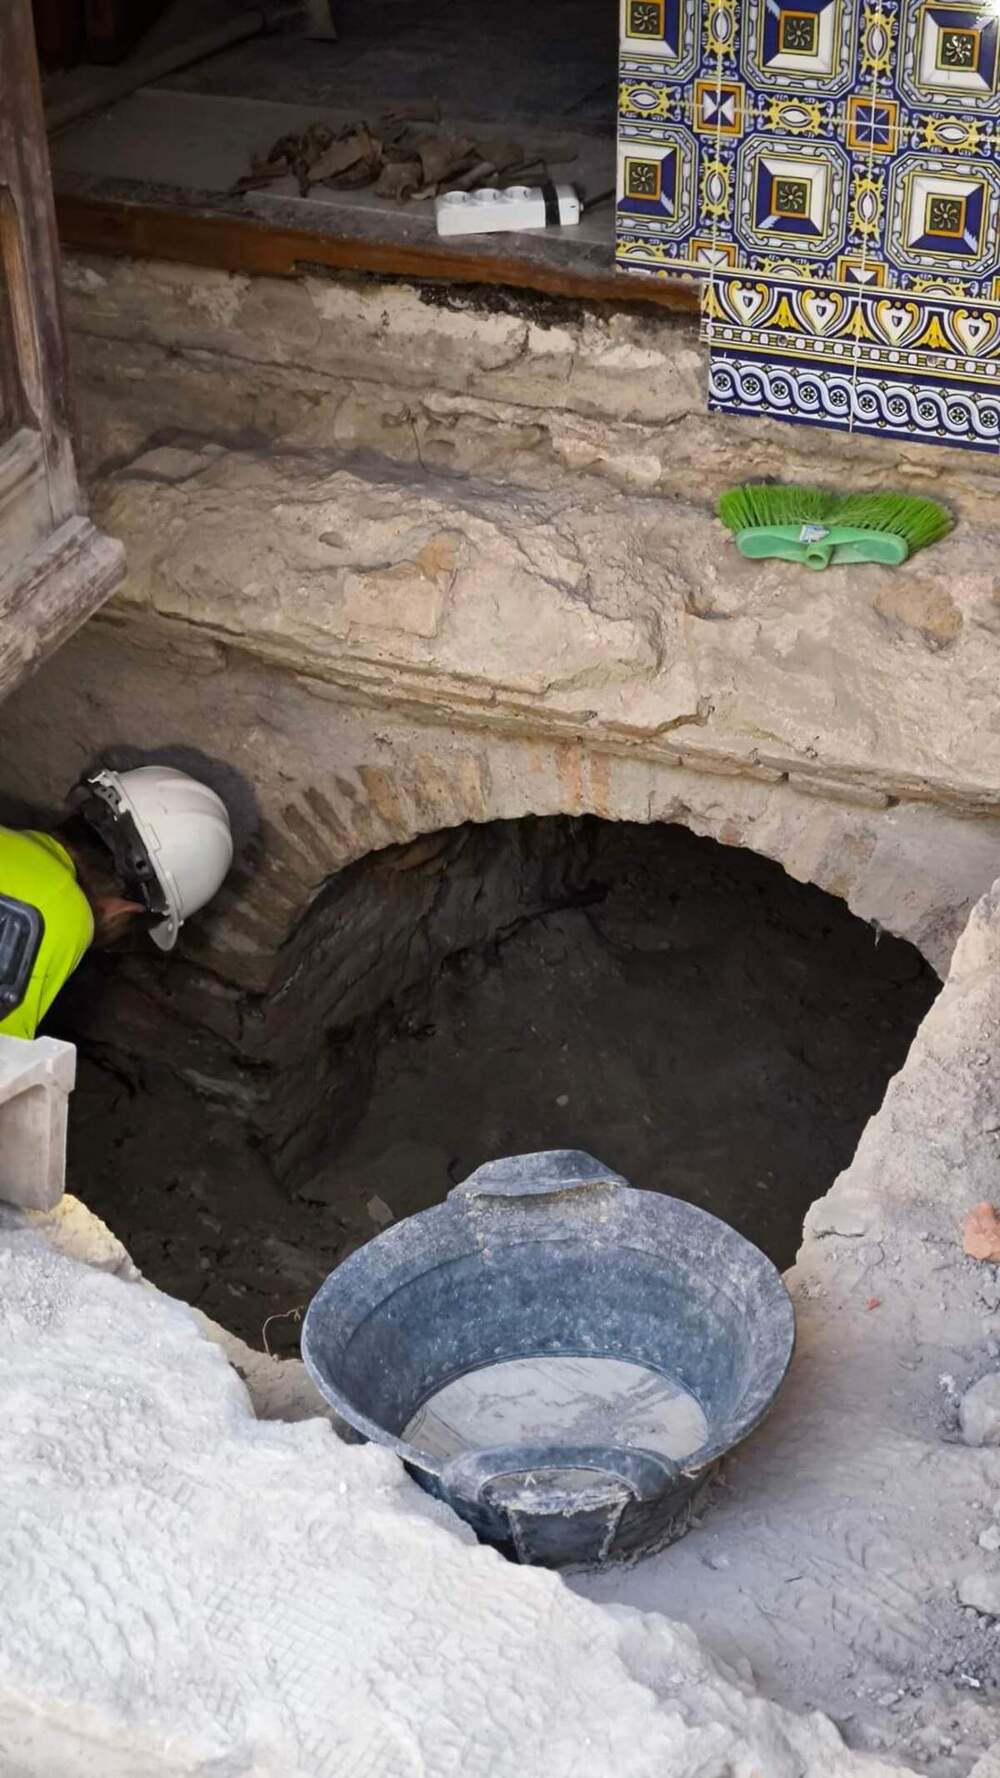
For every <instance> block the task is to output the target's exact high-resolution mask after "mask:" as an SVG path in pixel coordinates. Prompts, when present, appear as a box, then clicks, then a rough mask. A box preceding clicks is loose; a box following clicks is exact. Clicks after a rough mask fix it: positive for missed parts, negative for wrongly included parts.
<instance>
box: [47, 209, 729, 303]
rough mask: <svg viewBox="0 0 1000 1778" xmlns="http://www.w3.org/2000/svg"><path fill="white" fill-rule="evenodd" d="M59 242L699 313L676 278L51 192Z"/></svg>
mask: <svg viewBox="0 0 1000 1778" xmlns="http://www.w3.org/2000/svg"><path fill="white" fill-rule="evenodd" d="M56 217H57V220H58V226H59V238H60V240H61V242H62V244H63V246H64V247H69V248H73V249H75V250H76V251H77V252H82V253H111V254H126V255H128V256H130V257H132V258H136V259H168V260H174V261H179V262H181V263H183V264H186V265H199V266H211V267H214V268H215V269H217V270H220V271H228V272H247V273H259V274H265V275H267V276H269V277H272V278H294V277H297V276H300V275H301V273H302V272H303V270H305V269H308V268H312V267H316V266H321V267H328V268H329V269H330V270H335V271H345V272H367V273H370V274H372V275H374V276H376V277H387V278H413V279H417V280H421V281H424V280H427V281H434V280H438V281H441V280H444V281H447V282H448V283H451V284H489V285H504V286H507V287H508V288H513V289H522V290H536V291H540V292H543V293H544V294H545V295H548V296H562V297H569V298H573V299H575V300H577V301H580V302H610V303H630V304H633V303H647V304H653V305H654V306H656V307H657V308H662V309H672V310H674V311H675V312H677V313H680V314H697V313H698V308H699V297H698V291H697V289H696V288H695V287H694V286H693V285H691V284H689V283H684V282H683V281H681V280H680V279H676V280H675V279H670V278H658V277H638V276H630V275H629V274H627V273H619V272H608V274H607V275H606V276H596V275H595V274H593V273H592V272H584V273H580V274H578V273H575V272H573V271H572V270H570V269H567V268H565V267H554V266H546V265H539V264H536V263H533V262H532V261H531V260H528V259H518V258H516V257H509V258H508V257H504V258H500V257H495V256H494V255H493V254H489V255H486V254H477V253H474V252H469V251H468V250H467V249H465V250H463V249H462V248H461V247H453V246H448V247H445V246H412V245H402V244H399V245H394V244H393V243H391V242H380V241H373V240H363V239H358V238H353V239H352V238H350V237H348V236H342V235H331V234H325V233H322V232H320V231H319V230H316V231H314V230H311V229H292V228H287V227H280V226H276V225H275V224H272V223H267V222H260V221H258V220H256V219H253V220H251V219H250V218H247V217H242V216H230V215H226V214H223V213H218V214H214V215H213V214H210V213H209V214H206V213H205V212H204V211H193V210H185V209H181V208H174V207H171V206H169V205H159V204H146V203H134V204H133V203H129V202H126V201H124V200H120V199H109V198H88V197H80V196H76V195H73V196H70V195H68V194H65V193H64V194H63V195H62V196H60V195H59V193H58V192H57V194H56Z"/></svg>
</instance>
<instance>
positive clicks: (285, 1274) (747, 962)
mask: <svg viewBox="0 0 1000 1778" xmlns="http://www.w3.org/2000/svg"><path fill="white" fill-rule="evenodd" d="M507 825H508V827H509V828H510V829H513V828H515V827H516V826H517V825H518V824H514V823H511V824H507ZM536 825H538V824H536ZM585 825H586V832H585V833H581V824H576V825H574V824H567V826H566V844H567V846H569V845H573V844H577V843H579V844H584V843H585V844H586V846H587V847H588V853H587V868H586V871H585V872H584V873H583V876H584V879H585V886H584V888H582V889H581V887H580V882H581V875H580V872H579V871H577V872H576V876H575V886H574V889H573V892H572V894H571V895H570V894H569V892H568V891H567V896H566V901H565V902H564V904H563V905H558V898H556V905H548V906H546V907H545V908H544V909H542V910H541V911H537V910H533V911H531V912H530V913H529V914H527V915H525V917H523V918H519V919H515V920H513V921H509V922H508V923H507V924H506V925H505V926H504V927H503V928H502V929H500V930H497V931H494V932H493V933H492V934H491V935H490V936H489V938H488V939H484V942H483V944H482V945H481V946H479V947H473V948H469V947H468V946H466V947H465V948H463V949H460V950H458V951H456V952H453V953H451V954H445V955H443V956H439V957H438V958H437V959H436V960H435V962H434V963H433V965H430V964H429V965H428V972H429V973H428V979H427V980H426V982H425V984H424V985H423V987H422V989H421V990H420V992H419V993H418V994H416V995H414V993H413V992H412V991H411V992H410V993H408V994H407V995H406V996H405V997H404V998H403V1000H402V1001H401V1003H400V1004H399V1005H394V1004H393V1003H392V1002H391V1001H390V1003H389V1004H388V1006H387V1007H386V1008H385V1009H384V1011H383V1014H382V1016H381V1019H380V1026H379V1030H380V1038H379V1047H378V1053H377V1056H376V1057H375V1059H374V1064H373V1070H372V1079H373V1087H372V1091H371V1096H370V1099H369V1101H368V1103H367V1105H359V1106H358V1114H359V1117H358V1122H357V1124H356V1127H355V1128H354V1130H353V1133H352V1134H350V1135H349V1136H348V1137H347V1138H346V1140H344V1141H342V1142H341V1144H340V1147H339V1149H338V1151H337V1152H331V1153H330V1154H329V1155H328V1156H327V1157H326V1158H325V1160H324V1163H323V1165H322V1166H321V1167H320V1168H319V1170H318V1171H317V1172H316V1173H315V1175H314V1176H313V1177H312V1178H311V1179H310V1180H309V1181H308V1182H307V1183H306V1184H305V1185H304V1186H300V1188H299V1192H298V1194H297V1195H296V1196H295V1197H294V1198H292V1199H290V1197H289V1194H288V1192H287V1191H286V1190H283V1189H282V1188H281V1187H280V1186H279V1185H278V1184H277V1183H276V1181H275V1180H274V1178H273V1177H272V1175H271V1173H270V1171H269V1168H268V1166H267V1165H266V1163H265V1161H264V1159H263V1158H262V1155H261V1154H260V1152H259V1151H258V1150H257V1149H256V1148H255V1146H254V1144H253V1142H252V1141H251V1140H250V1138H249V1137H248V1135H247V1134H246V1132H245V1131H244V1129H243V1128H242V1127H241V1126H240V1124H239V1122H238V1121H237V1120H235V1119H234V1118H233V1117H231V1116H230V1115H227V1114H224V1113H223V1112H221V1111H220V1110H219V1109H217V1108H216V1109H210V1108H208V1107H207V1106H206V1105H205V1104H204V1103H203V1102H202V1101H201V1100H200V1099H199V1097H198V1096H197V1094H196V1093H195V1092H194V1091H193V1090H192V1089H191V1088H189V1087H186V1086H184V1085H183V1084H181V1083H179V1082H178V1081H177V1079H176V1078H175V1077H174V1076H172V1075H171V1074H170V1073H169V1072H167V1071H166V1070H164V1071H163V1074H162V1078H159V1079H157V1080H156V1081H155V1083H153V1087H152V1090H150V1080H149V1076H148V1072H147V1074H146V1075H145V1076H144V1077H143V1081H142V1082H140V1080H139V1079H138V1077H137V1076H136V1075H135V1073H134V1071H132V1070H130V1069H129V1068H128V1067H127V1066H123V1068H122V1069H121V1070H119V1071H117V1072H115V1073H112V1072H111V1071H109V1068H108V1066H107V1064H106V1059H105V1060H104V1061H103V1062H102V1064H101V1065H100V1066H98V1065H97V1063H96V1062H95V1061H94V1060H92V1059H88V1058H87V1056H86V1055H83V1056H82V1058H81V1069H80V1085H79V1088H78V1091H77V1093H76V1095H75V1097H74V1099H73V1102H72V1127H71V1181H70V1183H71V1189H74V1190H76V1191H77V1192H78V1194H79V1195H80V1196H82V1197H84V1198H85V1199H86V1201H87V1202H88V1203H89V1204H90V1206H91V1207H92V1208H93V1209H94V1210H95V1211H97V1212H98V1214H99V1215H101V1216H103V1217H104V1218H105V1220H106V1221H107V1222H108V1223H109V1224H110V1225H111V1227H112V1228H113V1229H114V1230H115V1231H116V1233H117V1234H118V1235H119V1236H120V1237H121V1238H122V1240H123V1241H124V1242H125V1244H126V1246H127V1247H128V1248H129V1250H130V1252H131V1253H132V1255H133V1257H134V1259H135V1261H136V1263H137V1265H139V1266H140V1267H141V1269H142V1270H143V1271H144V1272H145V1273H146V1274H147V1276H148V1277H150V1278H151V1279H152V1280H153V1281H154V1282H155V1283H157V1284H159V1285H161V1286H162V1287H163V1288H164V1289H166V1290H168V1291H171V1292H173V1293H174V1294H176V1295H179V1296H183V1297H185V1298H187V1299H188V1300H189V1301H192V1302H195V1303H197V1304H198V1306H199V1307H201V1308H203V1309H204V1310H205V1311H206V1312H207V1313H208V1314H210V1315H212V1316H214V1317H215V1318H216V1319H217V1320H219V1321H221V1322H223V1323H224V1324H225V1325H226V1326H228V1327H230V1328H232V1329H234V1330H235V1331H237V1332H238V1333H240V1334H242V1335H243V1336H244V1337H245V1338H247V1339H248V1340H250V1341H251V1342H252V1343H254V1344H260V1342H261V1335H262V1328H263V1327H264V1324H265V1322H266V1320H267V1318H268V1317H269V1316H273V1315H277V1316H284V1317H287V1319H285V1320H283V1321H279V1322H272V1323H271V1324H270V1325H269V1327H268V1342H269V1344H270V1346H271V1348H272V1350H277V1351H280V1352H282V1353H287V1352H289V1351H291V1350H294V1347H295V1340H296V1330H297V1319H296V1317H297V1315H298V1313H299V1312H300V1311H301V1309H302V1308H303V1307H304V1305H305V1304H306V1303H307V1302H308V1299H309V1297H310V1295H311V1293H312V1291H313V1290H314V1289H315V1287H316V1286H317V1284H318V1283H319V1282H320V1280H321V1279H322V1278H323V1277H324V1276H325V1274H326V1272H327V1271H329V1270H330V1268H331V1267H332V1266H333V1265H334V1264H335V1263H336V1262H337V1260H338V1259H339V1258H340V1257H342V1256H343V1254H344V1253H345V1252H346V1251H347V1250H348V1249H349V1248H350V1247H351V1246H353V1245H355V1244H356V1243H357V1242H359V1241H361V1240H364V1239H367V1238H369V1237H370V1236H371V1235H372V1234H374V1233H376V1232H377V1230H378V1227H379V1226H380V1225H381V1224H383V1223H384V1222H385V1221H387V1220H388V1219H389V1218H390V1217H396V1218H398V1217H402V1216H407V1215H410V1214H411V1213H412V1212H414V1211H416V1210H419V1209H421V1208H422V1207H425V1206H427V1205H428V1204H431V1203H433V1202H435V1201H437V1200H438V1199H440V1198H441V1197H443V1195H444V1194H445V1193H446V1192H447V1191H448V1189H449V1188H450V1186H451V1185H452V1184H453V1183H454V1182H455V1181H457V1180H459V1179H461V1178H463V1177H465V1175H466V1174H467V1173H469V1172H470V1171H471V1170H472V1169H473V1168H474V1167H476V1166H477V1165H478V1164H479V1163H480V1162H482V1161H484V1160H487V1159H490V1158H492V1157H494V1156H497V1155H501V1154H509V1153H516V1152H526V1151H529V1150H532V1149H539V1148H553V1147H564V1146H565V1147H576V1148H583V1149H588V1150H590V1152H592V1153H593V1154H595V1155H597V1156H599V1158H600V1159H601V1160H603V1161H605V1162H607V1163H608V1164H610V1165H611V1166H613V1167H615V1168H617V1169H618V1170H619V1171H621V1172H622V1173H624V1174H625V1175H626V1176H627V1177H628V1178H629V1179H630V1180H631V1181H632V1182H633V1183H634V1184H636V1185H639V1186H644V1187H650V1188H653V1189H655V1190H659V1191H668V1192H672V1193H674V1194H675V1195H677V1196H679V1197H682V1198H686V1199H689V1200H691V1201H693V1202H696V1203H698V1204H701V1205H703V1206H705V1208H707V1209H709V1210H711V1211H713V1212H714V1213H715V1214H716V1215H718V1216H721V1217H723V1218H724V1219H725V1220H726V1221H728V1222H730V1223H732V1224H734V1225H735V1227H737V1228H738V1229H740V1230H741V1231H742V1232H743V1233H744V1234H746V1235H748V1236H750V1237H751V1238H752V1239H753V1240H755V1241H756V1242H757V1243H758V1244H759V1245H760V1246H761V1247H763V1248H764V1249H765V1250H766V1251H767V1252H768V1253H769V1254H770V1255H771V1257H772V1258H773V1259H774V1260H775V1261H776V1263H777V1264H778V1265H780V1266H782V1267H784V1266H787V1265H788V1264H789V1263H790V1262H791V1261H792V1259H793V1257H794V1254H795V1250H796V1247H797V1244H798V1240H799V1235H800V1230H801V1223H802V1217H803V1214H804V1212H805V1210H806V1209H807V1207H808V1205H809V1204H810V1203H811V1202H812V1201H813V1200H814V1199H815V1198H817V1197H819V1196H820V1195H821V1194H822V1193H823V1192H825V1191H826V1190H827V1188H828V1187H829V1185H830V1184H831V1182H832V1180H833V1179H834V1177H835V1176H836V1174H837V1173H838V1172H839V1171H840V1169H841V1168H842V1167H844V1166H845V1165H846V1163H847V1162H848V1161H849V1159H850V1157H851V1155H852V1153H853V1151H854V1148H855V1146H856V1144H857V1141H858V1137H859V1135H860V1133H861V1130H862V1128H863V1126H864V1124H865V1122H866V1120H867V1119H868V1117H870V1116H871V1114H872V1113H873V1112H874V1111H875V1110H876V1108H877V1107H878V1105H879V1103H880V1101H881V1098H882V1095H883V1092H884V1090H885V1086H886V1083H887V1081H888V1079H889V1078H890V1076H891V1075H892V1074H893V1073H895V1072H896V1070H897V1069H898V1068H899V1066H900V1064H901V1063H902V1061H903V1058H904V1055H905V1053H906V1050H907V1048H908V1046H909V1043H910V1040H911V1038H912V1036H913V1033H914V1030H915V1029H916V1026H917V1025H918V1023H919V1021H920V1019H921V1018H922V1017H923V1015H924V1013H925V1012H926V1011H927V1009H928V1007H929V1006H930V1004H931V1001H932V1000H933V998H934V995H935V993H936V991H937V987H938V982H937V978H936V977H935V976H934V975H933V973H932V972H931V971H930V970H929V969H928V967H927V965H926V964H925V963H924V962H923V961H922V959H921V958H920V956H919V955H918V953H917V952H916V951H915V950H914V949H913V948H912V947H911V946H909V945H907V944H904V943H902V942H900V941H899V940H896V939H893V938H889V937H886V936H881V937H880V936H879V935H878V934H877V933H876V932H874V931H872V930H871V929H870V928H869V927H868V926H866V925H865V924H864V923H863V922H861V921H860V920H858V919H856V918H855V917H854V916H853V915H852V914H850V913H849V911H848V910H847V908H846V907H845V906H844V905H843V904H842V903H840V902H838V901H836V900H835V899H833V898H832V897H830V896H827V895H825V894H824V893H823V892H821V891H820V890H818V889H815V888H812V887H810V886H803V885H800V884H797V883H795V882H793V881H792V880H791V879H790V878H789V877H787V876H786V875H785V874H784V873H783V872H782V871H781V869H780V868H779V867H778V866H776V865H773V864H770V863H769V862H767V861H766V860H764V859H761V858H758V857H756V856H755V855H753V854H751V853H746V852H740V851H735V850H729V849H727V848H724V847H722V846H720V845H718V844H716V843H715V842H714V841H709V840H699V839H696V838H695V837H694V836H693V835H691V834H690V833H688V832H687V831H686V830H684V829H681V828H677V827H665V826H660V827H657V826H652V827H641V826H638V825H633V824H611V823H600V822H591V823H589V824H585ZM574 836H576V837H574ZM501 837H502V836H501ZM355 868H358V867H355ZM571 874H572V873H571ZM566 903H568V905H567V904H566Z"/></svg>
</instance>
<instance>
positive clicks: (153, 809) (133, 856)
mask: <svg viewBox="0 0 1000 1778" xmlns="http://www.w3.org/2000/svg"><path fill="white" fill-rule="evenodd" d="M85 793H86V795H87V799H88V801H87V803H85V805H84V807H83V813H84V814H85V815H86V816H87V818H88V819H89V820H91V821H92V823H93V825H94V826H95V827H96V828H97V829H98V831H99V832H100V834H101V835H102V837H103V839H104V840H105V841H106V842H107V844H108V845H109V846H110V847H111V850H112V852H113V853H114V855H115V860H116V863H117V865H118V868H119V872H120V874H121V876H122V879H123V881H124V883H125V884H126V885H127V886H129V887H131V886H132V885H135V887H136V889H137V890H138V891H139V892H140V893H141V895H142V898H143V900H144V901H145V903H146V905H147V906H148V907H150V908H151V909H152V910H153V911H154V912H155V913H162V914H163V915H164V919H163V921H162V923H161V924H160V925H159V926H154V927H153V929H152V936H153V938H154V939H155V941H156V943H157V944H158V945H159V947H160V949H161V950H162V951H172V950H173V948H174V945H175V944H176V943H177V934H178V932H179V930H180V928H181V926H182V925H183V924H184V921H185V920H186V919H187V918H188V916H189V915H190V914H196V913H197V912H198V909H199V908H203V907H204V906H205V903H206V902H208V901H211V899H212V896H213V895H214V894H215V893H216V890H217V889H219V888H220V887H221V885H222V883H223V880H224V879H225V876H226V873H227V872H228V870H229V867H230V865H231V864H232V862H233V836H232V830H231V828H230V825H229V816H228V814H227V812H226V805H225V803H224V802H223V801H222V798H221V797H220V796H217V795H216V793H215V791H214V790H211V789H210V788H209V786H208V785H207V784H202V783H201V781H200V779H198V778H190V777H189V776H188V774H187V773H186V772H177V771H174V770H173V768H172V767H170V766H137V767H136V769H135V770H134V771H131V772H120V773H119V772H95V773H94V775H93V777H91V778H88V779H87V782H86V786H85Z"/></svg>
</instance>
